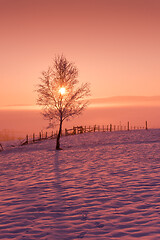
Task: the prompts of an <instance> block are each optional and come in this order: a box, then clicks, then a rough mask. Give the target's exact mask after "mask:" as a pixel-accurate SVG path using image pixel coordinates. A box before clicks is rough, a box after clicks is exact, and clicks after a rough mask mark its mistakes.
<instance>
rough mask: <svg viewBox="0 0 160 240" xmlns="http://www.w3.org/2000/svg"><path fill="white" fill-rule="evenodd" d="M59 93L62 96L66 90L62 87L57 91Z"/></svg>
mask: <svg viewBox="0 0 160 240" xmlns="http://www.w3.org/2000/svg"><path fill="white" fill-rule="evenodd" d="M59 92H60V94H61V95H63V94H65V92H66V89H65V88H64V87H61V88H60V89H59Z"/></svg>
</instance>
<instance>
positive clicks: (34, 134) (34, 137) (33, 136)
mask: <svg viewBox="0 0 160 240" xmlns="http://www.w3.org/2000/svg"><path fill="white" fill-rule="evenodd" d="M33 142H35V134H34V133H33Z"/></svg>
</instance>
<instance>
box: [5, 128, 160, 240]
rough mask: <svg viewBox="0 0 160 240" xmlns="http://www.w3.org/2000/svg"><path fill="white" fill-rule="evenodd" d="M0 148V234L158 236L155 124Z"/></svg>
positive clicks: (158, 134)
mask: <svg viewBox="0 0 160 240" xmlns="http://www.w3.org/2000/svg"><path fill="white" fill-rule="evenodd" d="M61 147H62V148H63V150H62V151H55V150H54V148H55V140H46V141H42V142H39V143H35V144H30V145H26V146H22V147H15V148H10V149H8V150H6V151H3V152H0V239H16V240H23V239H26V240H31V239H45V240H57V239H58V240H73V239H91V240H101V239H106V240H107V239H124V240H126V239H127V240H130V239H144V240H147V239H152V240H158V239H160V129H155V130H148V131H146V130H136V131H129V132H127V131H124V132H112V133H110V132H101V133H99V132H97V133H86V134H81V135H76V136H68V137H63V138H62V139H61Z"/></svg>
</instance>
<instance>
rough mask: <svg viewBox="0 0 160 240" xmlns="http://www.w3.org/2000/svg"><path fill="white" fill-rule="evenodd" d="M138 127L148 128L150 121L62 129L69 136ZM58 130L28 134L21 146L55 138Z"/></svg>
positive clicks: (135, 128)
mask: <svg viewBox="0 0 160 240" xmlns="http://www.w3.org/2000/svg"><path fill="white" fill-rule="evenodd" d="M137 129H146V130H148V123H147V121H146V122H145V126H143V127H139V126H138V127H137V126H131V125H130V123H129V122H127V125H126V126H123V125H112V124H108V125H102V126H100V125H93V126H88V127H87V126H77V127H73V128H71V129H67V128H66V129H65V130H64V131H62V136H68V135H75V134H81V133H87V132H112V131H123V130H124V131H130V130H137ZM57 134H58V131H56V132H55V133H53V131H52V132H51V133H50V134H49V133H48V132H40V133H39V134H38V135H35V133H33V134H32V135H26V138H25V140H24V141H22V143H21V146H22V145H25V144H28V143H35V142H38V141H41V140H45V139H54V138H56V137H57Z"/></svg>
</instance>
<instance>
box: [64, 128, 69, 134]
mask: <svg viewBox="0 0 160 240" xmlns="http://www.w3.org/2000/svg"><path fill="white" fill-rule="evenodd" d="M67 135H68V132H67V128H65V136H67Z"/></svg>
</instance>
